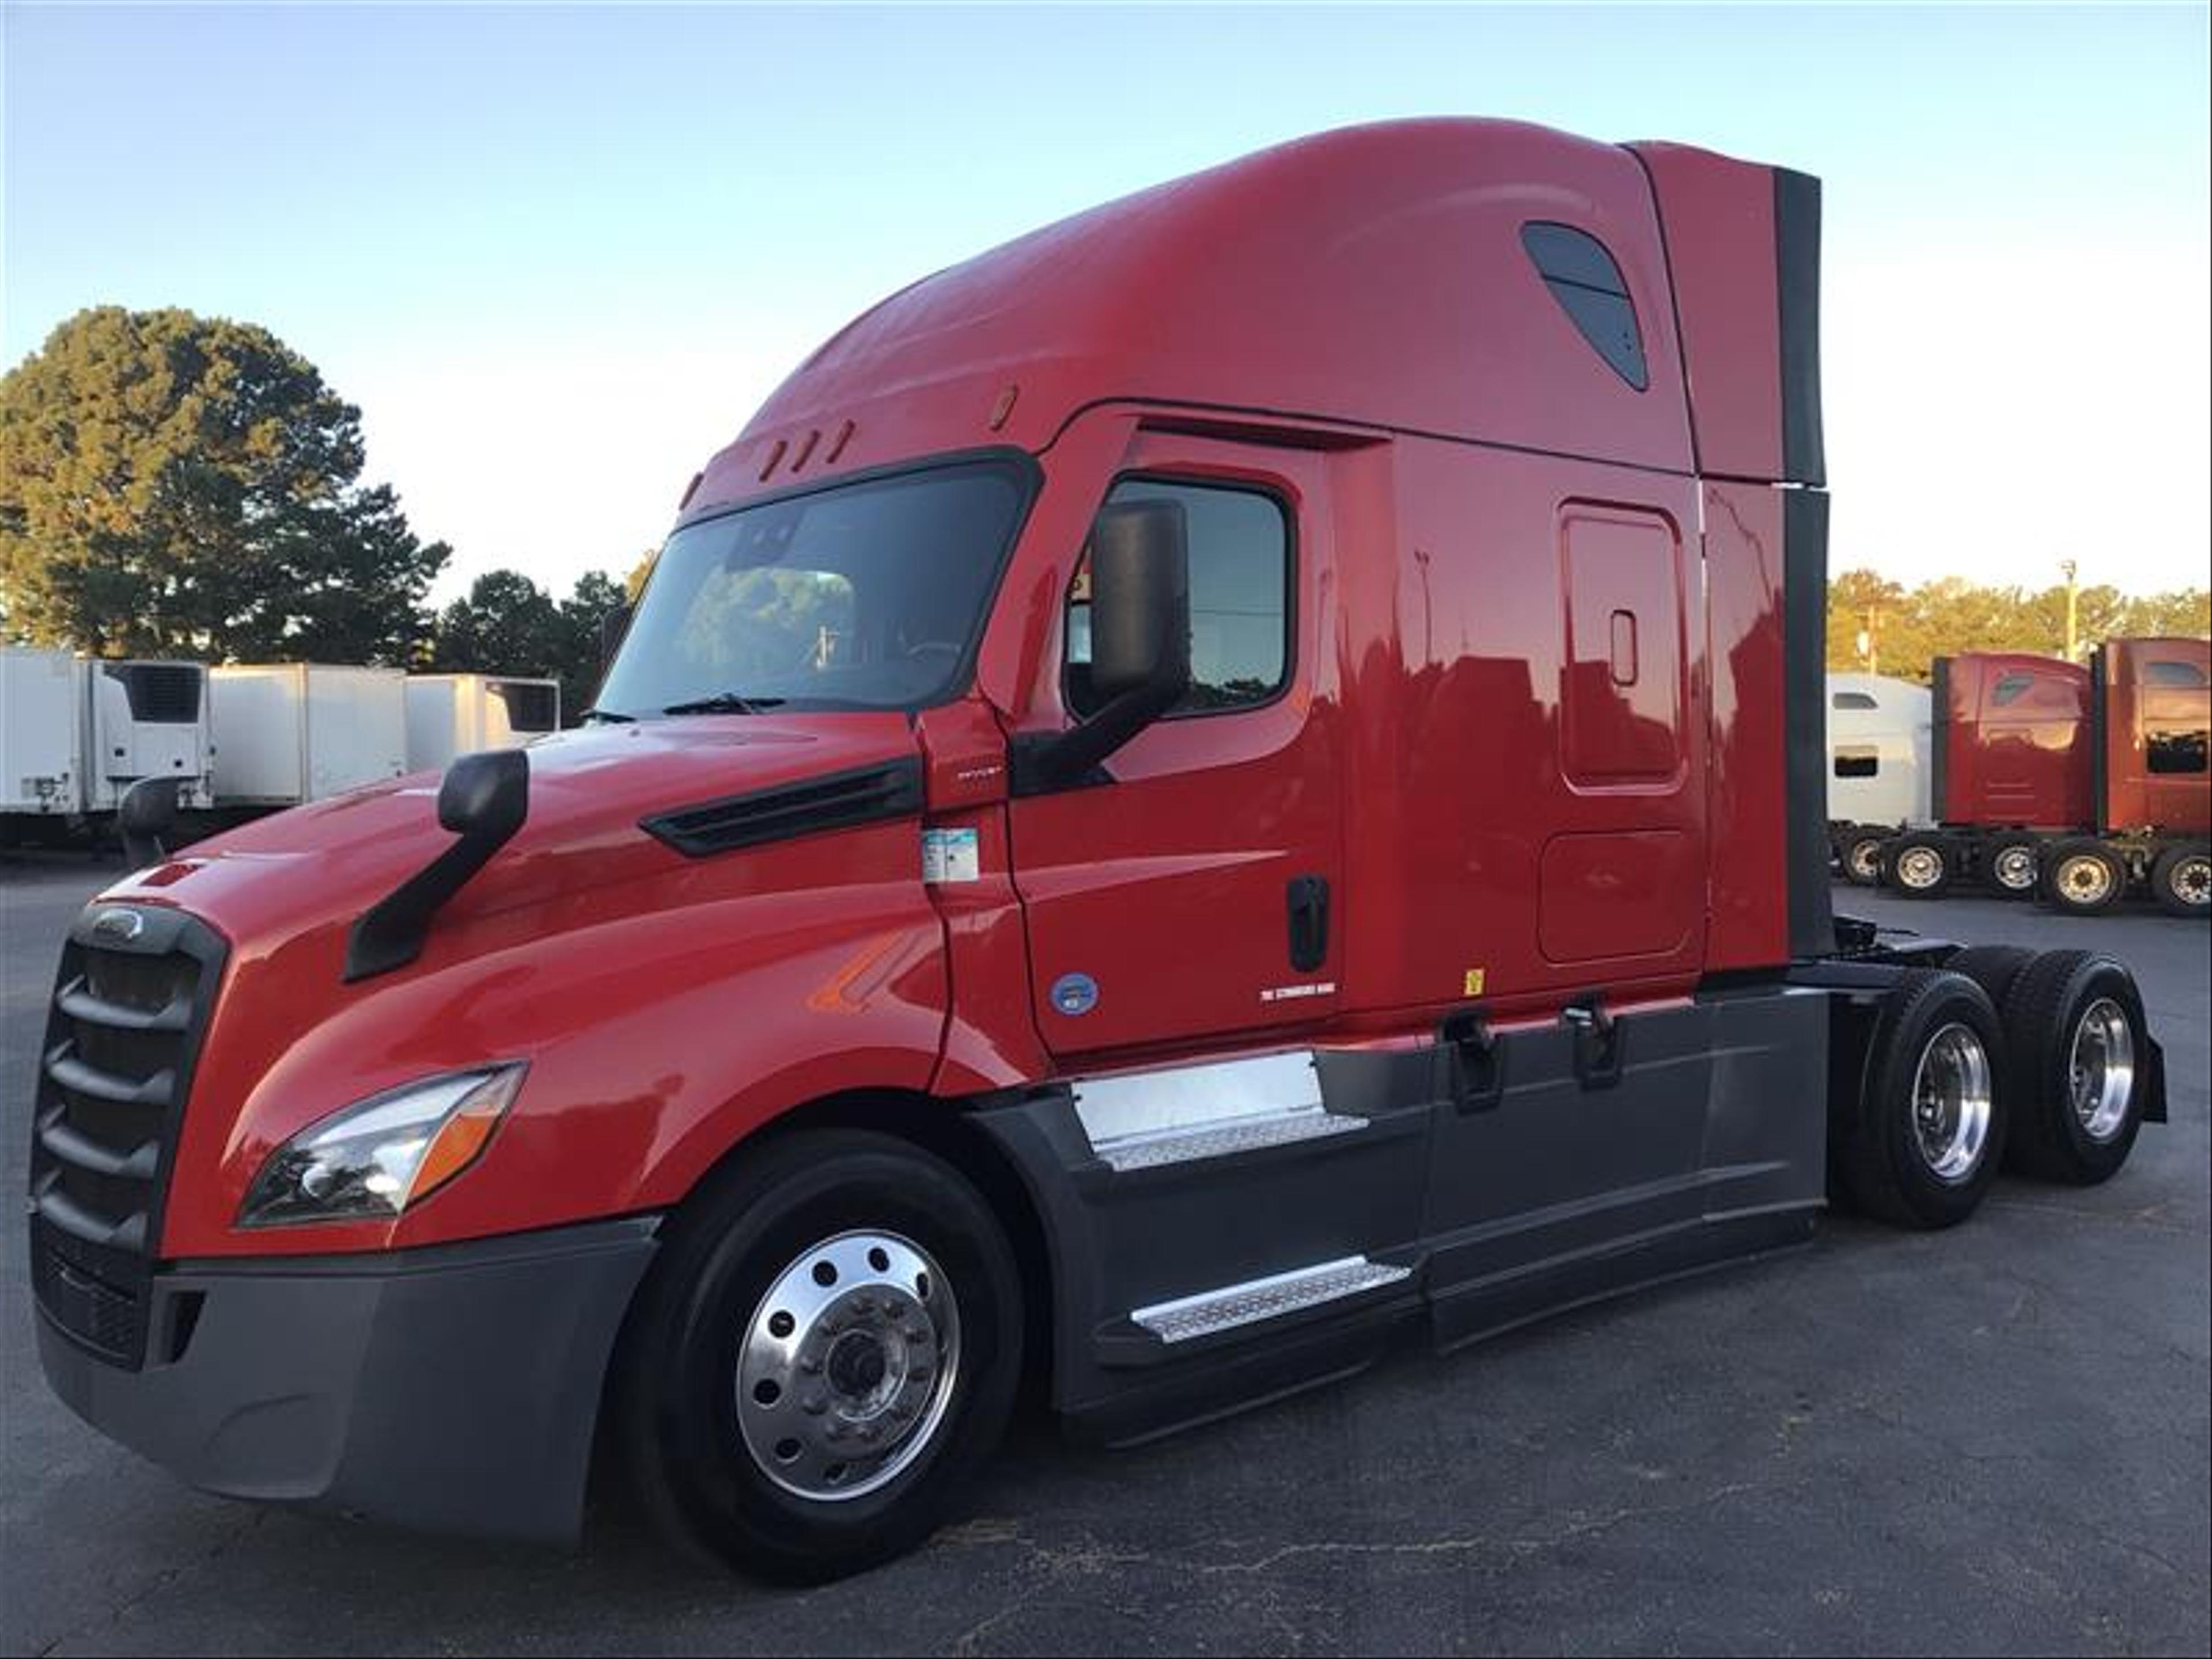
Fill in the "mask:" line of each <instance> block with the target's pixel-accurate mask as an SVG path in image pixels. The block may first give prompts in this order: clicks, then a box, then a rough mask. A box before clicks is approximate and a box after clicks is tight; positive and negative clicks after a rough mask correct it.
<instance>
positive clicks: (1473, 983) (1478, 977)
mask: <svg viewBox="0 0 2212 1659" xmlns="http://www.w3.org/2000/svg"><path fill="white" fill-rule="evenodd" d="M1482 981H1483V970H1482V969H1480V968H1470V969H1468V970H1467V988H1466V990H1465V991H1463V992H1462V995H1464V996H1470V997H1479V996H1480V995H1481V994H1482Z"/></svg>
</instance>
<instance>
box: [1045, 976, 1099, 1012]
mask: <svg viewBox="0 0 2212 1659" xmlns="http://www.w3.org/2000/svg"><path fill="white" fill-rule="evenodd" d="M1052 1006H1054V1007H1055V1008H1057V1009H1058V1010H1060V1012H1061V1013H1063V1014H1067V1015H1071V1016H1073V1015H1078V1014H1087V1013H1089V1012H1091V1010H1092V1009H1093V1008H1096V1007H1097V1006H1098V981H1097V980H1095V979H1093V978H1091V975H1088V974H1062V975H1060V977H1059V978H1058V979H1056V980H1054V981H1053V982H1052Z"/></svg>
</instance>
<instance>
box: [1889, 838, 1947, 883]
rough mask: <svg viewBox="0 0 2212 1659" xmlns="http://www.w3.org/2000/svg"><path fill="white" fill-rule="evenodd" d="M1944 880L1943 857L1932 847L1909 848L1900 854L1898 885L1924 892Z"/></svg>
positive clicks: (1898, 859) (1898, 860)
mask: <svg viewBox="0 0 2212 1659" xmlns="http://www.w3.org/2000/svg"><path fill="white" fill-rule="evenodd" d="M1942 879H1943V855H1942V854H1940V853H1938V852H1937V851H1936V849H1935V848H1932V847H1909V848H1906V849H1905V851H1904V852H1902V853H1900V854H1898V858H1897V884H1898V885H1899V886H1900V887H1910V888H1911V889H1912V890H1913V891H1915V892H1924V891H1926V890H1928V889H1929V888H1930V887H1933V886H1934V885H1935V884H1936V883H1937V882H1939V881H1941V880H1942Z"/></svg>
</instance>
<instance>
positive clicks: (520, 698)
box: [407, 674, 561, 772]
mask: <svg viewBox="0 0 2212 1659" xmlns="http://www.w3.org/2000/svg"><path fill="white" fill-rule="evenodd" d="M560 729H561V683H560V681H558V680H553V679H527V678H520V677H518V676H515V675H511V674H410V675H409V676H408V677H407V767H408V769H409V770H410V771H412V772H421V771H425V770H428V769H433V768H435V769H438V770H441V771H442V770H443V769H445V768H446V767H447V765H449V764H450V763H452V762H453V760H454V759H455V758H456V757H459V756H462V755H468V754H473V753H475V752H476V751H477V750H481V749H517V748H520V747H521V745H523V744H526V743H532V742H534V741H536V740H537V739H538V738H542V737H544V736H545V735H546V734H547V733H548V732H557V731H559V730H560Z"/></svg>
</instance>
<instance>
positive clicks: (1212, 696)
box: [1065, 478, 1291, 719]
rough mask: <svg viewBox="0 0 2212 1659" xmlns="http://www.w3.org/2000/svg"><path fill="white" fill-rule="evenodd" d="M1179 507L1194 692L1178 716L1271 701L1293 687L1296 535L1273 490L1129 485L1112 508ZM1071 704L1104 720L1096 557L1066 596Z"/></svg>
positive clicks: (1118, 487)
mask: <svg viewBox="0 0 2212 1659" xmlns="http://www.w3.org/2000/svg"><path fill="white" fill-rule="evenodd" d="M1133 501H1173V502H1174V503H1176V505H1177V506H1179V507H1182V510H1183V522H1184V524H1185V526H1186V533H1187V535H1188V545H1189V559H1190V690H1188V692H1186V693H1185V694H1184V696H1183V699H1182V702H1180V703H1178V704H1176V707H1175V708H1174V710H1173V711H1172V712H1171V714H1170V719H1172V718H1174V717H1175V716H1176V715H1183V714H1220V713H1225V712H1227V711H1230V710H1234V709H1239V708H1254V707H1256V706H1257V705H1259V704H1261V703H1263V702H1271V701H1273V698H1274V697H1275V696H1277V695H1278V694H1279V693H1280V692H1281V690H1283V688H1284V686H1285V685H1286V684H1289V681H1290V668H1291V647H1290V638H1291V636H1290V623H1291V601H1290V594H1291V532H1290V520H1289V516H1288V515H1287V514H1286V513H1285V511H1284V509H1283V504H1282V503H1281V502H1280V501H1278V500H1277V499H1276V498H1275V497H1274V496H1273V495H1269V494H1267V492H1266V491H1264V490H1259V489H1243V488H1237V487H1233V486H1226V485H1221V484H1198V483H1175V482H1171V481H1170V480H1166V479H1160V478H1124V479H1122V480H1121V482H1120V483H1117V484H1115V486H1114V488H1113V490H1112V492H1111V493H1110V494H1109V495H1108V496H1107V497H1106V504H1107V505H1108V506H1109V507H1119V506H1122V505H1125V504H1127V503H1129V502H1133ZM1065 691H1066V698H1067V706H1068V707H1069V708H1071V709H1073V711H1074V712H1075V713H1076V714H1081V715H1088V714H1094V713H1096V712H1097V708H1098V705H1099V702H1100V701H1101V700H1100V699H1099V698H1098V696H1097V695H1096V693H1094V692H1093V691H1092V690H1091V555H1090V550H1089V549H1087V548H1086V549H1085V550H1084V556H1083V558H1082V560H1081V562H1079V564H1078V565H1077V567H1076V572H1075V580H1074V581H1073V583H1072V584H1070V586H1069V588H1068V594H1067V678H1066V686H1065Z"/></svg>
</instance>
